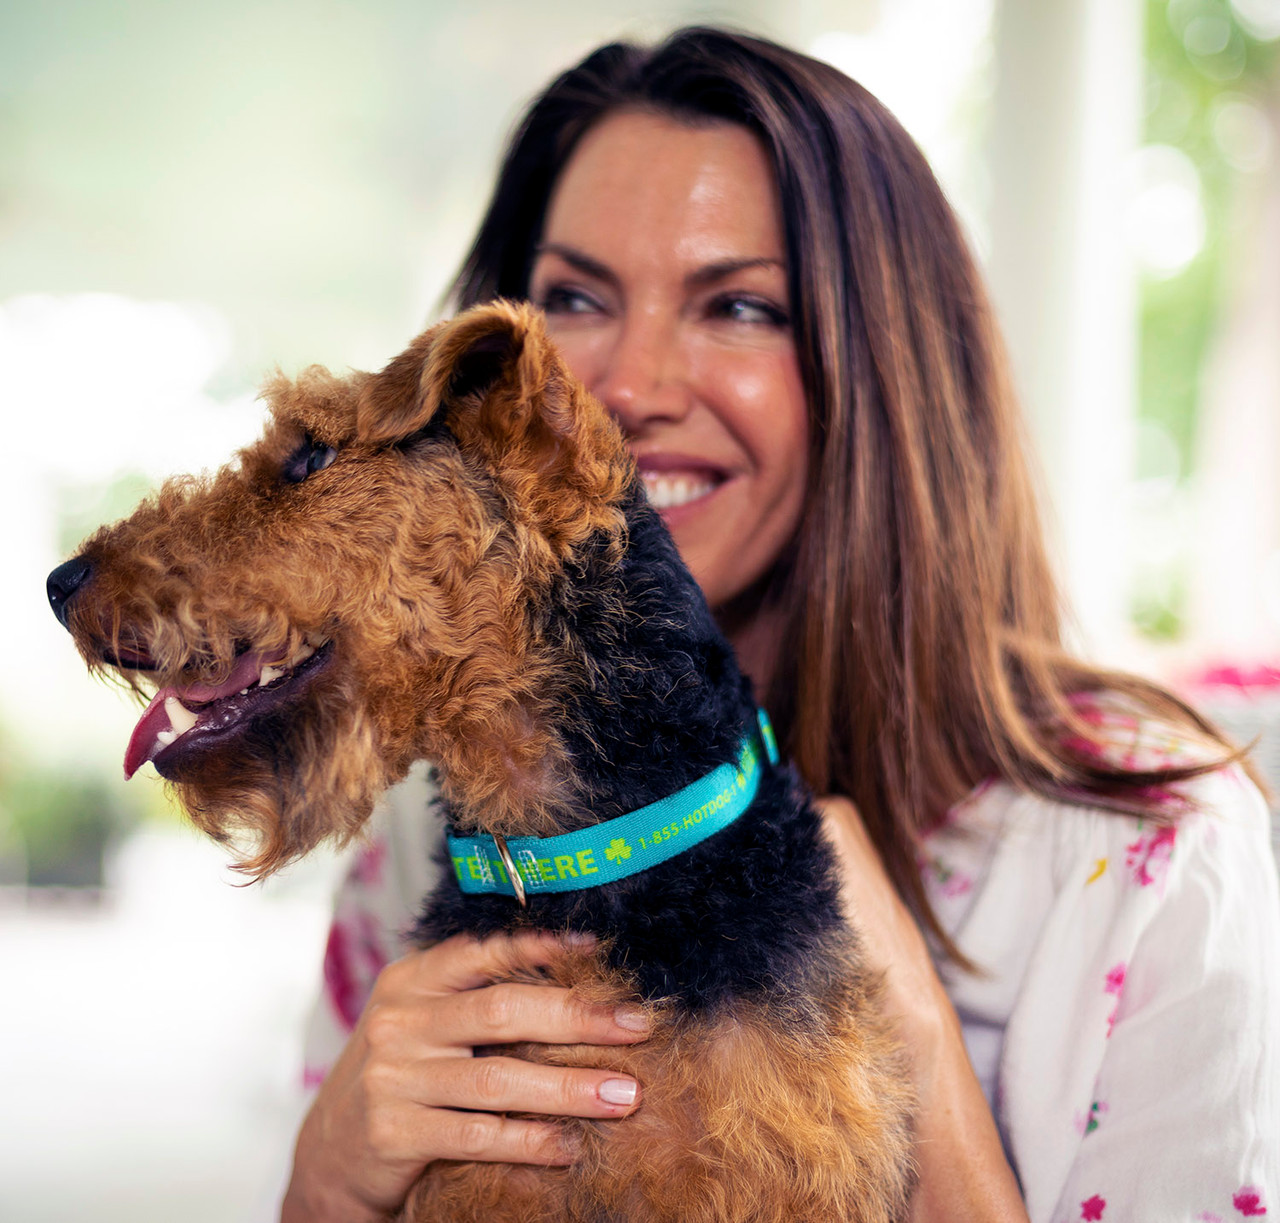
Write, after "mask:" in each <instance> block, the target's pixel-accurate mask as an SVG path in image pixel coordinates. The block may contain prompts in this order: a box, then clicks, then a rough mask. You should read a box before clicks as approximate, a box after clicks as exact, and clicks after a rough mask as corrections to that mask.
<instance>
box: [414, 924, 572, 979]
mask: <svg viewBox="0 0 1280 1223" xmlns="http://www.w3.org/2000/svg"><path fill="white" fill-rule="evenodd" d="M593 943H594V940H593V939H591V938H590V936H576V935H563V934H550V933H547V932H546V931H541V930H524V931H521V932H520V933H518V934H496V935H492V936H490V937H489V938H486V939H483V940H482V939H476V938H472V937H470V936H469V935H465V934H459V935H455V936H454V937H453V938H449V939H445V940H444V942H442V943H437V944H436V945H435V946H434V947H429V948H428V949H427V950H426V951H421V952H418V953H417V954H416V955H410V956H406V957H405V958H404V959H402V960H399V961H397V964H396V965H392V968H395V967H396V966H397V965H399V966H401V967H402V968H403V969H404V972H405V976H406V983H407V984H408V983H411V982H412V981H413V980H414V979H415V978H417V979H420V981H421V982H422V983H423V984H424V985H426V983H427V982H429V983H430V985H429V986H427V988H429V989H431V990H432V992H438V991H442V990H468V989H476V988H477V987H478V986H481V985H487V984H489V982H490V981H495V980H497V979H498V978H499V977H504V976H509V975H510V974H511V973H514V972H519V971H520V970H521V969H537V968H545V967H546V966H547V965H548V964H551V963H554V962H555V961H556V960H560V959H563V958H564V956H565V953H566V951H567V950H571V949H572V948H573V947H574V946H575V945H576V946H579V947H584V948H585V947H591V946H592V945H593Z"/></svg>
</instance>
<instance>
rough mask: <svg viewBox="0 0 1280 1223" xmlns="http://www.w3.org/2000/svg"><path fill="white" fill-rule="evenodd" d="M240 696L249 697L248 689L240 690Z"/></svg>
mask: <svg viewBox="0 0 1280 1223" xmlns="http://www.w3.org/2000/svg"><path fill="white" fill-rule="evenodd" d="M240 695H241V696H248V695H249V689H248V688H241V689H240Z"/></svg>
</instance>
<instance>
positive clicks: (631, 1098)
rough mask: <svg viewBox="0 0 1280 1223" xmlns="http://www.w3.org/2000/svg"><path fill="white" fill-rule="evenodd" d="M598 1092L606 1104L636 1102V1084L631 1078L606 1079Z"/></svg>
mask: <svg viewBox="0 0 1280 1223" xmlns="http://www.w3.org/2000/svg"><path fill="white" fill-rule="evenodd" d="M598 1094H599V1096H600V1099H601V1100H603V1101H604V1102H605V1103H606V1104H634V1103H635V1102H636V1085H635V1083H634V1082H633V1081H632V1080H631V1079H605V1081H604V1082H603V1083H601V1084H600V1090H599V1093H598Z"/></svg>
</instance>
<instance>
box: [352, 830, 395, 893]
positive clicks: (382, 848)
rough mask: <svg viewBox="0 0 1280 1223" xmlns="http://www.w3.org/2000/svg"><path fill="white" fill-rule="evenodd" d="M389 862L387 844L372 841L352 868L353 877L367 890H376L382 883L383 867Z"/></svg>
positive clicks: (361, 852)
mask: <svg viewBox="0 0 1280 1223" xmlns="http://www.w3.org/2000/svg"><path fill="white" fill-rule="evenodd" d="M386 860H387V843H386V842H385V841H370V842H369V844H368V845H366V846H365V847H364V848H363V849H362V850H361V851H360V853H359V855H358V856H357V857H356V860H355V862H354V863H353V864H352V866H351V877H352V878H353V879H354V880H355V881H356V882H357V883H359V884H361V885H362V886H364V887H367V888H376V887H378V886H379V885H380V884H381V883H382V865H383V863H384V862H385V861H386Z"/></svg>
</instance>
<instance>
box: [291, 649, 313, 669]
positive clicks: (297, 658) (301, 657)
mask: <svg viewBox="0 0 1280 1223" xmlns="http://www.w3.org/2000/svg"><path fill="white" fill-rule="evenodd" d="M315 652H316V648H315V646H313V645H304V646H303V647H302V649H300V650H299V651H298V652H297V654H296V655H294V659H293V665H294V666H295V667H296V666H297V665H298V664H299V663H300V662H306V660H307V659H308V658H310V657H311V655H312V654H314V653H315Z"/></svg>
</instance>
